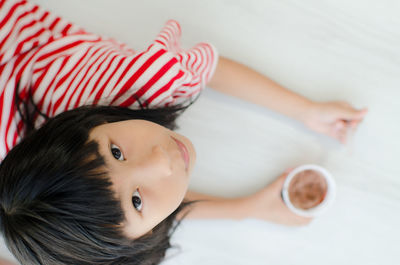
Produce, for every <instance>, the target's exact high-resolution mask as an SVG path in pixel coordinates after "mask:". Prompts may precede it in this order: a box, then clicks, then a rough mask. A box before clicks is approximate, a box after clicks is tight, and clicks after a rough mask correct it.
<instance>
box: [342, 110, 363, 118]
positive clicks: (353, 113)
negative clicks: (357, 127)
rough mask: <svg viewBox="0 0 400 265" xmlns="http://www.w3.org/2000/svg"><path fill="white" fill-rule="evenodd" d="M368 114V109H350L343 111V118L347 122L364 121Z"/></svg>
mask: <svg viewBox="0 0 400 265" xmlns="http://www.w3.org/2000/svg"><path fill="white" fill-rule="evenodd" d="M367 113H368V109H367V108H363V109H360V110H356V109H353V108H349V109H346V110H344V111H343V116H344V117H343V118H344V119H346V120H362V119H363V118H364V117H365V115H366V114H367Z"/></svg>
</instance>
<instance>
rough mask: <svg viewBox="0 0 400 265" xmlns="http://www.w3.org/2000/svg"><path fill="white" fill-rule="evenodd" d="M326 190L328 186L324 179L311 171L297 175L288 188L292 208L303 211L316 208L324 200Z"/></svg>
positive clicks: (316, 172)
mask: <svg viewBox="0 0 400 265" xmlns="http://www.w3.org/2000/svg"><path fill="white" fill-rule="evenodd" d="M327 190H328V184H327V182H326V180H325V178H324V177H323V176H322V175H321V174H320V173H319V172H318V171H315V170H312V169H307V170H303V171H300V172H299V173H297V174H296V175H295V176H294V177H293V179H292V181H291V182H290V184H289V188H288V192H289V198H290V201H291V203H292V204H293V206H294V207H296V208H298V209H303V210H308V209H311V208H313V207H316V206H318V205H319V204H320V203H321V202H322V201H323V200H324V198H325V196H326V193H327Z"/></svg>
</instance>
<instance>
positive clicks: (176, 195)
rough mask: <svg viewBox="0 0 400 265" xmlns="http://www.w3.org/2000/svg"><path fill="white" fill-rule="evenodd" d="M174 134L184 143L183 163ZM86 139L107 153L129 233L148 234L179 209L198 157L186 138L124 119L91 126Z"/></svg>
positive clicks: (126, 231)
mask: <svg viewBox="0 0 400 265" xmlns="http://www.w3.org/2000/svg"><path fill="white" fill-rule="evenodd" d="M175 139H176V140H178V142H179V141H180V142H181V143H183V145H184V146H185V147H186V150H187V153H188V156H189V162H188V163H187V164H186V163H185V159H184V153H185V148H183V149H182V148H180V147H179V144H178V143H177V141H176V140H175ZM90 140H96V141H97V142H98V143H99V151H100V154H101V155H102V156H103V157H104V158H105V161H106V165H107V168H108V170H109V172H110V178H111V181H112V183H113V186H112V188H113V190H114V191H115V194H116V196H117V198H118V199H119V200H120V201H121V205H122V209H123V211H124V213H125V221H124V223H123V224H122V225H123V227H124V231H125V234H126V235H127V236H128V237H130V238H138V237H140V236H142V235H144V234H146V233H147V232H149V231H151V229H153V228H154V227H155V226H156V225H157V224H159V223H160V222H161V221H162V220H164V219H165V218H166V217H167V216H168V215H170V214H171V213H172V212H173V211H174V210H175V209H176V208H178V206H179V205H180V203H181V202H182V200H183V198H184V196H185V194H186V191H187V188H188V184H189V175H190V173H191V171H192V168H193V166H194V163H195V160H196V153H195V150H194V147H193V145H192V143H191V142H190V141H189V139H187V138H186V137H184V136H182V135H180V134H177V133H175V132H174V131H171V130H169V129H167V128H165V127H163V126H160V125H158V124H156V123H153V122H149V121H144V120H128V121H121V122H114V123H108V124H103V125H100V126H97V127H95V128H93V129H92V131H91V132H90ZM186 166H187V168H186Z"/></svg>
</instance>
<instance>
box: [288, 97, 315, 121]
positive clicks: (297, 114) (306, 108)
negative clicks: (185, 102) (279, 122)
mask: <svg viewBox="0 0 400 265" xmlns="http://www.w3.org/2000/svg"><path fill="white" fill-rule="evenodd" d="M317 104H318V103H317V102H315V101H312V100H309V99H306V98H304V99H302V100H301V102H299V104H298V106H297V108H296V111H294V113H293V118H294V119H296V120H298V121H300V122H301V123H304V124H306V125H307V123H308V121H309V120H310V117H312V115H313V113H314V110H315V108H316V106H317Z"/></svg>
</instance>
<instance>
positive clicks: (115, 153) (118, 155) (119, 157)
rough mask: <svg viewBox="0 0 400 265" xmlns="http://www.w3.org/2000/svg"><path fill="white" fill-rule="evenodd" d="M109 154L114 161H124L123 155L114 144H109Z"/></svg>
mask: <svg viewBox="0 0 400 265" xmlns="http://www.w3.org/2000/svg"><path fill="white" fill-rule="evenodd" d="M111 153H112V155H113V156H114V157H115V159H117V160H120V161H123V160H125V158H124V155H123V154H122V152H121V150H120V149H119V147H118V146H116V145H115V144H111Z"/></svg>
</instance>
